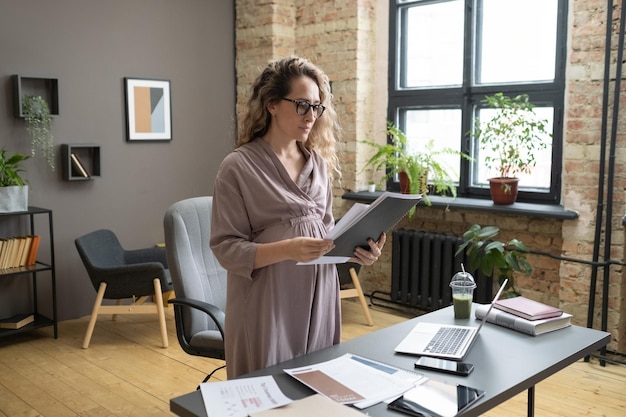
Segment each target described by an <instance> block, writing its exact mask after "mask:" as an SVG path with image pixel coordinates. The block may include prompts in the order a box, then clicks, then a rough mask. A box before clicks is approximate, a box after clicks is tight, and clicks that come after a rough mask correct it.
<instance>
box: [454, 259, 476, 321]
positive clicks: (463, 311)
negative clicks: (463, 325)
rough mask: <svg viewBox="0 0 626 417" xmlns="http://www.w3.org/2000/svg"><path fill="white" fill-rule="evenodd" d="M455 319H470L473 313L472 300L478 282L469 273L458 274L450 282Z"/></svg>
mask: <svg viewBox="0 0 626 417" xmlns="http://www.w3.org/2000/svg"><path fill="white" fill-rule="evenodd" d="M450 288H451V289H452V305H453V306H454V318H455V319H468V318H469V317H470V315H471V313H472V300H473V299H474V289H475V288H476V282H475V281H474V277H472V275H471V274H470V273H469V272H465V268H463V272H457V273H456V274H454V276H453V277H452V280H451V281H450Z"/></svg>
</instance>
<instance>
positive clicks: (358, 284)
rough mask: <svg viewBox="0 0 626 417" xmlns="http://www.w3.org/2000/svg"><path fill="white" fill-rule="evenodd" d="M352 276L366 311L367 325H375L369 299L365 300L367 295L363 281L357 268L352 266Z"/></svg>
mask: <svg viewBox="0 0 626 417" xmlns="http://www.w3.org/2000/svg"><path fill="white" fill-rule="evenodd" d="M350 278H352V284H354V288H355V289H356V292H357V295H358V296H359V301H360V302H361V308H363V313H365V319H366V320H367V325H368V326H373V325H374V320H372V315H371V314H370V309H369V307H368V305H367V301H366V300H365V296H364V295H363V289H362V288H361V282H360V281H359V276H358V275H357V274H356V270H355V269H354V268H350Z"/></svg>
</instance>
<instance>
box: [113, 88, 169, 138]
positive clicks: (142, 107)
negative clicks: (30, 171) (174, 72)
mask: <svg viewBox="0 0 626 417" xmlns="http://www.w3.org/2000/svg"><path fill="white" fill-rule="evenodd" d="M124 95H125V98H126V131H127V137H126V138H127V140H128V141H155V140H156V141H162V140H166V141H167V140H172V108H171V104H172V99H171V92H170V81H169V80H154V79H146V78H129V77H126V78H124Z"/></svg>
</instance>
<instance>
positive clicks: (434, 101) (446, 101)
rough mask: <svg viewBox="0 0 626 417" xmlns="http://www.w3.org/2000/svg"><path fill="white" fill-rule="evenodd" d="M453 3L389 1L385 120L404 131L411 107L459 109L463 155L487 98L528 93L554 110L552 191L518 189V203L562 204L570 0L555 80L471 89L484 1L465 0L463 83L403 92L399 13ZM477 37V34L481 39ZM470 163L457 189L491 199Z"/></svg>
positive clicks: (563, 11)
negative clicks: (475, 116) (473, 178)
mask: <svg viewBox="0 0 626 417" xmlns="http://www.w3.org/2000/svg"><path fill="white" fill-rule="evenodd" d="M441 1H449V0H390V12H389V86H388V113H387V118H388V119H389V120H391V121H393V122H394V123H396V125H397V126H398V127H399V128H400V129H402V130H404V128H405V121H404V120H403V117H402V111H403V110H407V109H409V110H410V109H418V108H419V109H445V108H455V109H461V111H462V119H461V124H462V132H459V134H461V135H462V140H461V144H462V145H461V147H462V149H461V151H463V152H465V153H467V154H470V151H471V138H470V137H469V136H468V135H467V134H466V133H465V132H469V131H470V130H471V128H472V123H473V114H474V111H475V109H476V108H477V107H480V106H481V105H482V104H481V102H482V100H483V99H484V97H485V96H486V95H489V94H494V93H496V92H502V93H504V94H505V95H510V96H516V95H518V94H528V96H529V100H530V101H531V102H532V103H534V104H535V105H536V106H539V107H540V106H552V107H553V108H554V116H553V117H554V118H553V132H552V134H553V137H552V161H551V163H552V165H551V167H552V170H551V180H550V184H551V185H550V189H549V192H547V193H546V192H534V191H532V190H529V189H520V190H519V193H518V198H517V201H518V202H526V203H542V204H559V203H560V199H561V173H562V167H563V164H562V156H563V130H564V100H565V65H566V55H567V51H566V48H567V13H568V4H567V0H557V1H558V14H557V16H558V21H557V36H556V43H557V46H556V57H555V59H556V61H555V77H554V80H553V81H552V82H540V83H535V84H529V83H519V84H514V83H509V84H493V85H485V84H480V85H473V77H474V74H473V70H474V69H473V57H474V56H477V53H478V51H475V49H476V48H475V45H479V44H480V43H479V42H475V39H474V35H473V34H474V33H480V32H479V31H475V27H474V26H475V25H477V24H478V23H477V22H478V21H479V19H480V17H477V18H475V17H474V12H473V11H474V10H476V11H477V13H476V15H477V16H480V13H479V12H480V10H481V7H482V1H483V0H464V7H465V16H464V21H465V27H464V46H463V81H462V85H461V86H460V87H459V86H455V87H450V88H432V89H428V88H423V87H420V88H400V87H398V85H401V84H400V83H399V82H398V80H399V79H402V77H404V78H406V74H405V68H406V64H405V63H404V62H401V61H400V59H401V58H402V57H401V56H400V51H401V50H404V49H403V48H402V45H397V44H396V40H397V39H398V38H400V39H401V42H402V41H403V40H404V39H405V36H397V31H398V30H399V27H398V19H399V16H401V14H400V10H401V9H402V8H405V7H410V6H414V5H416V4H433V3H437V2H441ZM477 36H479V35H477ZM471 170H472V164H471V163H470V162H468V161H466V160H461V161H460V181H459V184H458V188H457V195H458V196H459V197H466V198H477V199H488V198H490V195H489V189H488V187H484V188H483V187H476V186H471V184H470V182H471V181H470V178H471V175H472V174H473V173H472V172H471ZM387 189H388V190H390V191H399V190H400V185H399V182H398V181H397V179H395V178H391V179H389V181H388V183H387Z"/></svg>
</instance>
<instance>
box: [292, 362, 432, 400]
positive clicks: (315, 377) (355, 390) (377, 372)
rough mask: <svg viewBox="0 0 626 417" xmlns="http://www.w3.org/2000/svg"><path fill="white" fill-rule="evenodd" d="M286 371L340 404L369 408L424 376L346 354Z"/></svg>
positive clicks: (411, 385)
mask: <svg viewBox="0 0 626 417" xmlns="http://www.w3.org/2000/svg"><path fill="white" fill-rule="evenodd" d="M285 372H286V373H287V374H289V375H291V376H292V377H294V378H295V379H297V380H298V381H300V382H302V383H303V384H305V385H306V386H308V387H309V388H311V389H313V390H314V391H316V392H317V393H319V394H322V395H323V396H325V397H327V398H330V399H331V400H334V401H336V402H338V403H341V404H353V405H354V406H355V407H357V408H366V407H369V406H371V405H374V404H377V403H379V402H381V401H384V400H387V399H390V398H394V397H397V396H399V395H400V394H402V393H403V392H405V391H406V390H408V389H410V388H412V387H413V386H415V384H416V383H417V382H419V381H421V380H422V379H424V378H425V377H424V376H423V375H422V374H421V373H419V372H415V371H412V370H411V371H409V370H404V369H399V368H396V367H393V366H390V365H386V364H382V363H380V362H376V361H373V360H371V359H366V358H363V357H360V356H357V355H353V354H351V353H346V354H345V355H343V356H340V357H338V358H335V359H331V360H329V361H326V362H321V363H317V364H313V365H309V366H304V367H301V368H292V369H285Z"/></svg>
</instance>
